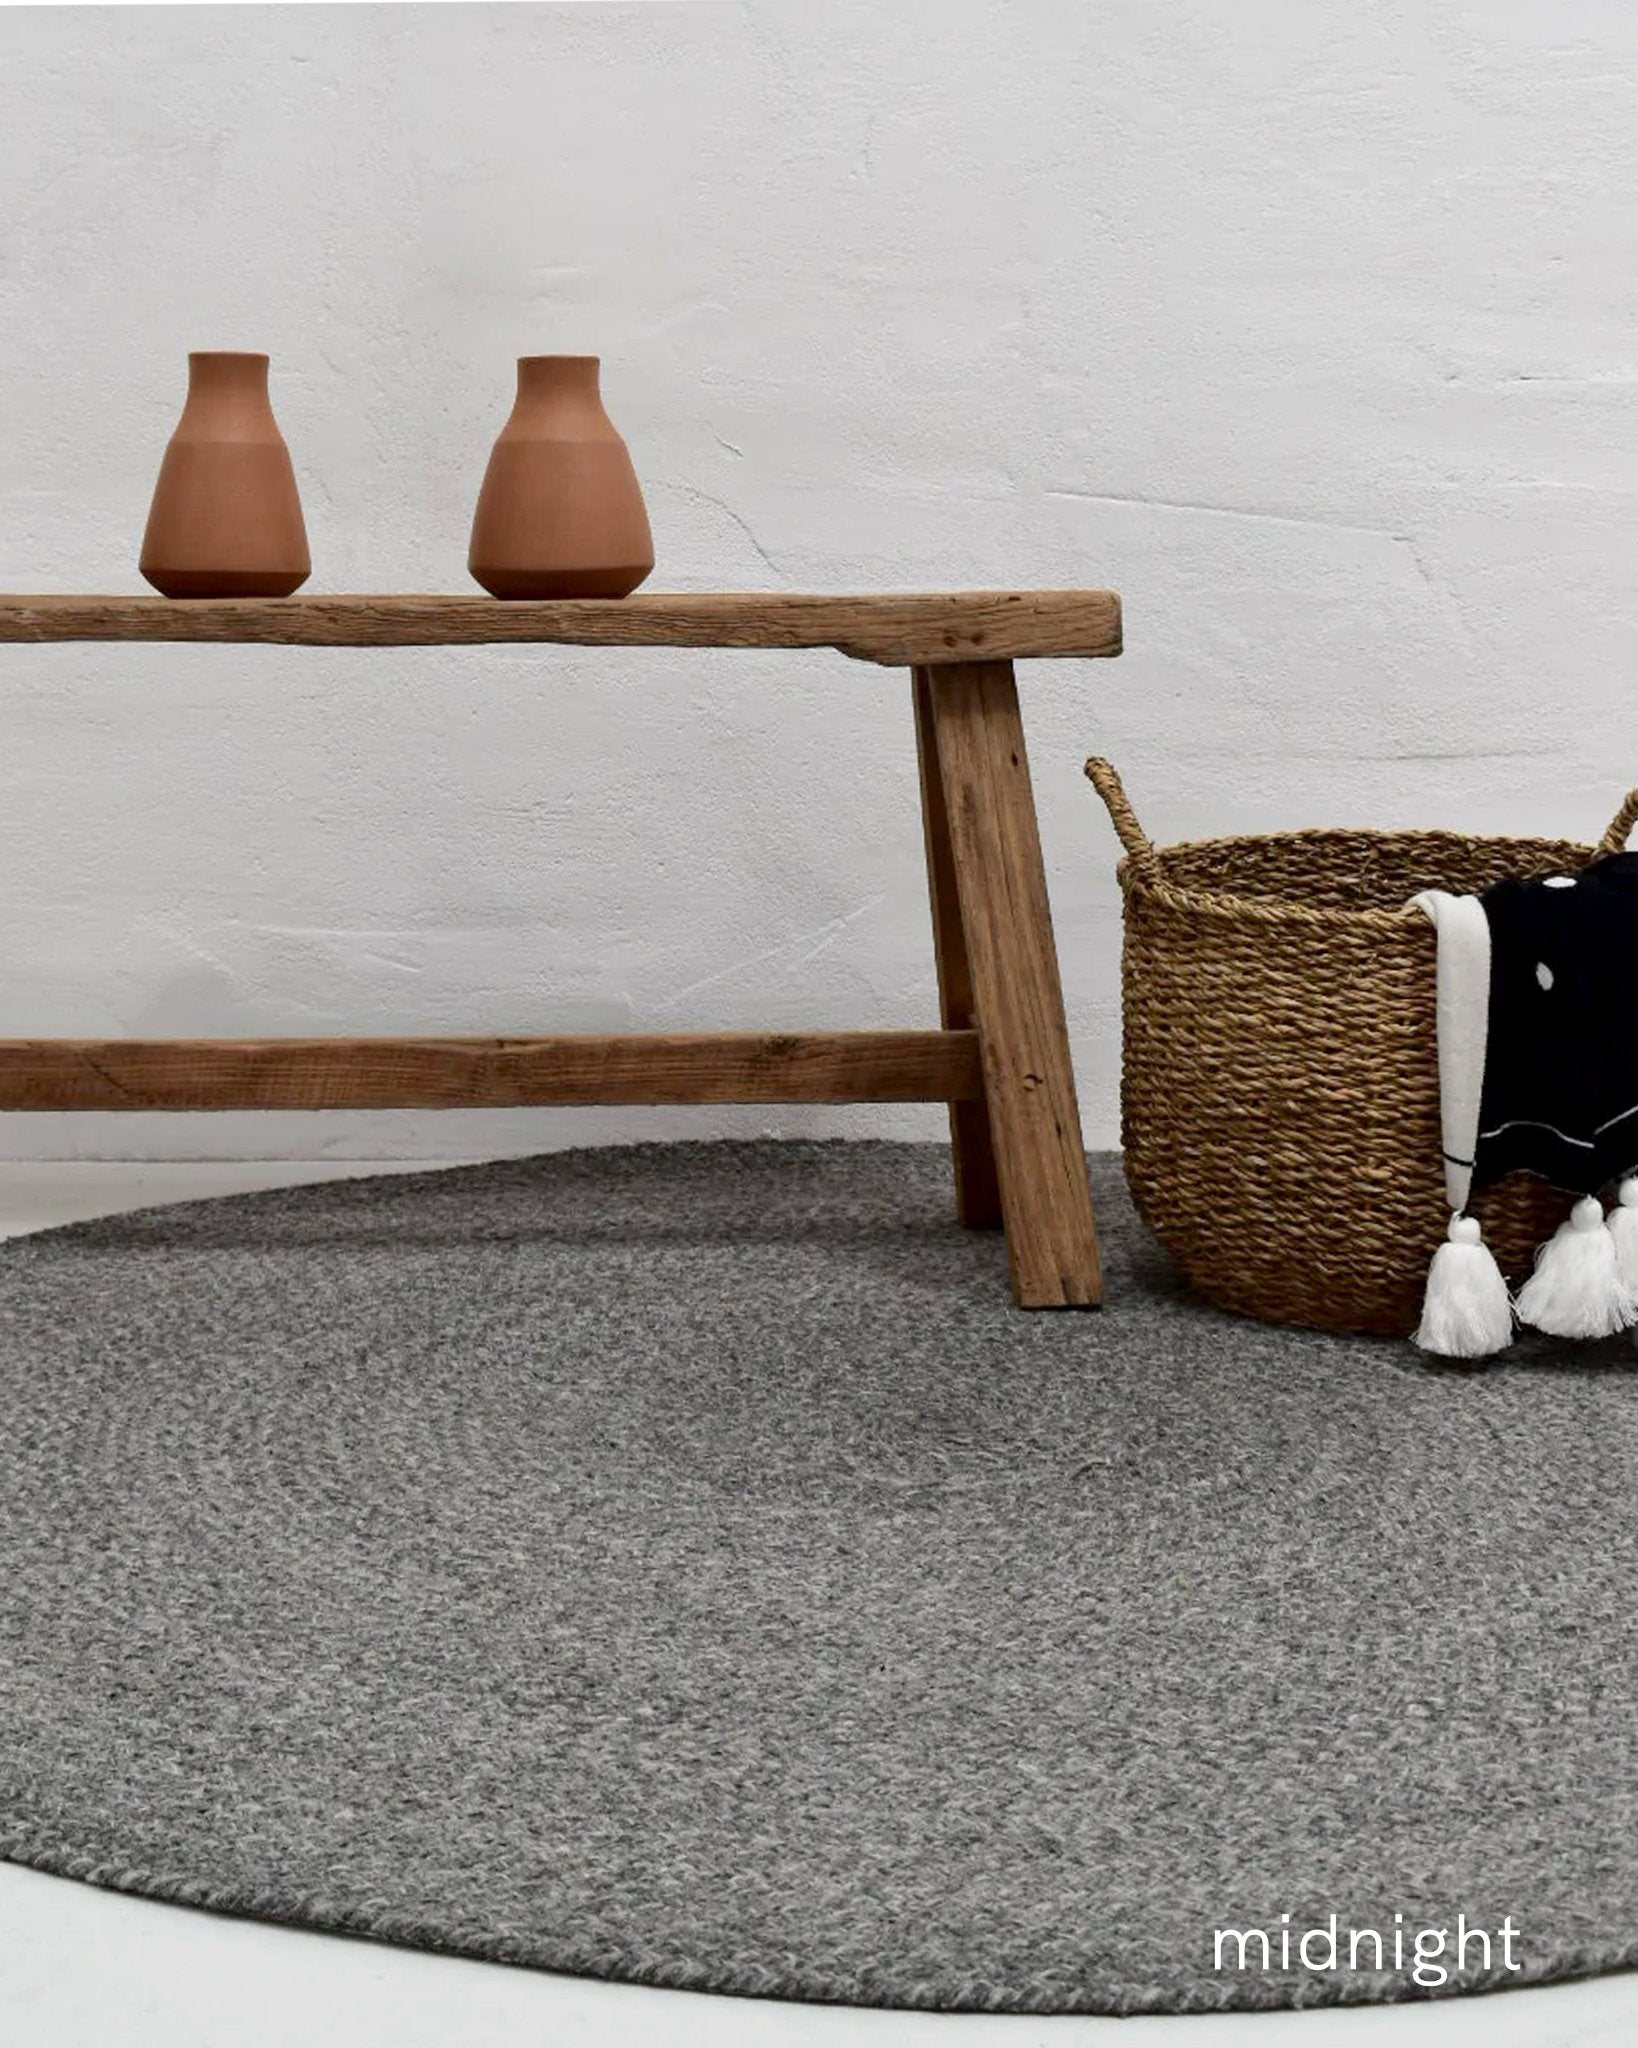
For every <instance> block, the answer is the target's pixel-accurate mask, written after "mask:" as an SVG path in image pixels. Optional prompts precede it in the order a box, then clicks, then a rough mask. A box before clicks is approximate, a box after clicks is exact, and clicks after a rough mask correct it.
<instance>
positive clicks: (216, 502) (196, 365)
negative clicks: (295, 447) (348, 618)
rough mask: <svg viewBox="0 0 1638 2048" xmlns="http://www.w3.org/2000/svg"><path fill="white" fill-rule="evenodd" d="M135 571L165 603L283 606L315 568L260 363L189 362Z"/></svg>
mask: <svg viewBox="0 0 1638 2048" xmlns="http://www.w3.org/2000/svg"><path fill="white" fill-rule="evenodd" d="M140 566H141V569H142V573H143V575H144V576H146V577H147V579H148V581H149V582H150V583H151V584H152V585H153V586H154V588H155V589H156V590H158V591H160V592H162V593H163V594H164V595H165V596H166V597H288V596H289V595H290V593H291V591H293V590H295V589H298V588H299V587H300V585H302V584H303V583H305V582H306V581H307V577H308V574H309V572H310V570H311V569H312V566H313V565H312V561H311V558H310V557H309V555H308V552H307V528H306V526H305V524H304V522H303V520H302V516H301V498H300V496H299V495H298V493H297V490H296V473H295V471H294V470H293V469H292V468H291V466H290V451H289V449H288V448H286V446H285V445H284V436H283V435H282V434H281V433H280V432H279V426H278V422H277V421H276V420H275V419H274V417H273V407H272V405H271V404H270V403H269V401H268V396H267V357H266V356H260V355H230V354H219V353H207V354H195V355H190V356H189V357H188V400H187V404H186V405H185V406H184V407H183V408H182V417H181V419H180V420H179V421H178V422H177V427H176V432H175V433H174V434H173V435H172V436H171V439H170V445H169V446H168V447H167V448H166V450H165V459H164V461H163V462H162V463H161V464H160V468H159V482H158V483H157V484H156V485H155V486H154V501H153V505H152V507H151V508H150V510H149V513H148V530H147V532H146V533H145V534H144V536H143V540H142V560H141V564H140Z"/></svg>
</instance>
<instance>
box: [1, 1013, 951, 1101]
mask: <svg viewBox="0 0 1638 2048" xmlns="http://www.w3.org/2000/svg"><path fill="white" fill-rule="evenodd" d="M980 1085H981V1084H980V1080H979V1069H978V1040H977V1036H976V1034H975V1033H973V1032H970V1031H819V1032H792V1033H786V1034H764V1035H753V1034H749V1033H743V1034H742V1033H717V1032H709V1033H699V1034H678V1035H668V1036H648V1037H645V1036H623V1037H612V1038H605V1037H594V1036H565V1037H556V1038H271V1039H212V1038H199V1039H186V1038H180V1039H164V1038H159V1039H140V1038H112V1039H75V1038H32V1039H30V1038H14V1039H4V1040H0V1109H165V1110H188V1109H515V1108H519V1107H524V1106H530V1105H535V1104H548V1103H551V1104H565V1103H626V1102H631V1103H684V1102H949V1101H955V1100H962V1099H966V1098H970V1097H973V1096H976V1095H977V1094H978V1092H979V1088H980Z"/></svg>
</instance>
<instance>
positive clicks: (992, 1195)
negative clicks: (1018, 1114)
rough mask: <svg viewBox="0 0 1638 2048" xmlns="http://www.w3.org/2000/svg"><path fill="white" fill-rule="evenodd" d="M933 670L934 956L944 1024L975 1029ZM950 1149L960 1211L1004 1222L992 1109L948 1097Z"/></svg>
mask: <svg viewBox="0 0 1638 2048" xmlns="http://www.w3.org/2000/svg"><path fill="white" fill-rule="evenodd" d="M932 676H933V671H932V670H931V669H927V668H918V669H917V670H916V671H915V673H914V675H913V677H912V679H911V685H910V690H911V702H912V705H913V707H914V710H915V719H916V760H917V764H918V766H919V769H920V777H921V822H922V837H923V840H924V842H925V845H926V850H927V893H928V897H929V899H930V902H931V905H932V912H933V961H934V965H935V967H936V969H937V972H938V1000H939V1017H940V1021H941V1022H942V1024H943V1025H944V1028H945V1030H946V1031H970V1030H971V1029H972V1028H973V977H972V967H971V964H970V962H969V961H968V958H967V941H966V939H965V937H964V936H963V934H962V930H961V904H960V901H959V898H958V895H957V890H956V874H955V859H954V856H953V854H952V853H951V851H950V820H949V814H948V813H947V811H946V810H945V806H944V782H943V777H942V775H941V773H940V769H939V760H938V734H937V731H936V729H935V727H934V723H933V696H932V690H933V685H932ZM950 1149H951V1153H952V1157H953V1163H954V1167H955V1197H956V1216H957V1218H958V1220H959V1221H960V1222H962V1223H964V1224H966V1226H967V1228H968V1229H969V1230H998V1229H1000V1227H1001V1222H1002V1215H1001V1183H1000V1180H999V1179H998V1177H997V1174H996V1167H995V1145H994V1141H993V1139H992V1138H991V1135H990V1113H989V1110H988V1108H987V1107H986V1106H985V1104H984V1102H983V1100H982V1099H980V1100H978V1101H976V1102H952V1103H951V1104H950Z"/></svg>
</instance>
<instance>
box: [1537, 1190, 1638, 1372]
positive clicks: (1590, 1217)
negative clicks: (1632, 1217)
mask: <svg viewBox="0 0 1638 2048" xmlns="http://www.w3.org/2000/svg"><path fill="white" fill-rule="evenodd" d="M1635 1317H1638V1296H1635V1295H1634V1293H1633V1291H1632V1289H1631V1288H1630V1287H1628V1286H1626V1285H1625V1284H1624V1283H1623V1281H1622V1279H1621V1276H1620V1274H1619V1273H1618V1272H1617V1271H1616V1266H1615V1238H1614V1237H1613V1236H1612V1234H1611V1233H1610V1231H1609V1230H1608V1229H1607V1228H1606V1227H1605V1223H1604V1210H1603V1207H1602V1205H1601V1204H1600V1203H1599V1201H1598V1199H1597V1197H1596V1196H1594V1195H1583V1196H1582V1198H1581V1200H1580V1201H1579V1202H1577V1203H1576V1205H1575V1207H1574V1208H1573V1209H1572V1210H1571V1211H1570V1214H1569V1219H1568V1221H1567V1222H1564V1223H1561V1224H1560V1225H1559V1226H1558V1228H1557V1230H1555V1231H1554V1232H1553V1235H1552V1237H1551V1238H1550V1239H1549V1240H1548V1242H1547V1243H1546V1244H1544V1245H1543V1246H1542V1248H1541V1250H1540V1251H1539V1252H1537V1253H1536V1270H1535V1271H1534V1272H1533V1273H1532V1274H1531V1275H1530V1278H1529V1279H1528V1280H1526V1281H1525V1283H1524V1285H1523V1287H1522V1288H1521V1289H1520V1290H1519V1320H1520V1321H1521V1322H1525V1323H1529V1324H1531V1325H1533V1327H1534V1328H1536V1329H1538V1330H1545V1331H1546V1332H1547V1334H1548V1335H1549V1336H1550V1337H1613V1336H1614V1334H1615V1332H1616V1331H1617V1330H1624V1329H1625V1328H1626V1327H1627V1325H1628V1324H1629V1323H1631V1322H1632V1321H1633V1320H1634V1318H1635Z"/></svg>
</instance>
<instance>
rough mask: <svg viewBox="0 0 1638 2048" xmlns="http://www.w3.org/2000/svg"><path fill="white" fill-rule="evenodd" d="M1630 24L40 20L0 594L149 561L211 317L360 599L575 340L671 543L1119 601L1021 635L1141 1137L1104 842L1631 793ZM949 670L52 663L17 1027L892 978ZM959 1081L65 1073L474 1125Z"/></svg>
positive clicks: (652, 17) (1101, 1015) (5, 363)
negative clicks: (252, 364)
mask: <svg viewBox="0 0 1638 2048" xmlns="http://www.w3.org/2000/svg"><path fill="white" fill-rule="evenodd" d="M1635 177H1638V18H1635V17H1634V15H1633V13H1632V10H1630V9H1629V8H1627V7H1625V6H1623V5H1617V4H1614V0H1611V4H1608V5H1582V4H1575V0H1569V4H1555V5H1545V4H1542V5H1516V4H1515V5H1508V4H1503V0H1484V4H1481V0H1474V4H1461V5H1455V4H1441V0H1432V4H1426V0H1403V4H1384V0H1309V4H1306V5H1302V6H1297V5H1292V4H1282V0H1219V4H1204V0H1194V4H1187V0H1185V4H1180V5H1170V6H1163V7H1157V6H1155V5H1153V4H1152V0H1109V4H1104V5H1099V6H1095V7H1094V6H1088V5H1086V4H1084V0H1013V4H1008V0H896V4H895V0H827V4H824V5H818V4H814V5H807V6H795V5H791V6H778V7H776V6H772V5H764V4H760V0H746V4H743V5H738V4H726V0H724V4H710V0H707V4H698V5H689V4H683V5H676V6H607V7H605V6H573V7H553V6H504V7H498V8H486V7H462V8H459V9H456V8H438V7H430V8H425V9H422V8H419V7H414V6H404V7H346V8H337V9H331V8H327V7H322V6H319V7H307V6H303V7H289V8H281V7H276V6H274V7H261V8H233V9H227V10H217V9H213V8H208V7H206V8H198V7H189V8H181V9H176V10H168V9H163V8H154V9H147V8H134V9H119V10H108V11H105V10H101V9H95V8H86V9H80V8H64V9H52V10H29V9H12V8H8V9H0V587H5V588H11V589H74V588H80V589H105V590H116V589H134V588H137V587H139V586H138V581H137V577H136V572H135V558H136V551H137V543H138V537H139V535H140V531H141V526H142V520H143V515H144V510H145V506H146V499H147V493H148V490H149V487H150V484H151V480H152V475H153V471H154V468H155V465H156V463H157V461H158V457H159V453H160V449H161V447H162V444H163V442H164V440H165V437H166V435H167V433H168V432H169V430H170V426H171V424H172V421H173V419H174V416H175V413H176V410H177V408H178V405H179V403H180V398H181V387H182V378H183V356H184V352H185V351H186V350H187V349H188V348H189V347H236V348H265V349H267V350H269V351H270V352H271V353H272V355H273V358H274V396H275V402H276V405H277V409H278V412H279V416H280V418H281V421H282V423H283V426H284V429H285V432H286V436H287V438H288V439H289V441H290V443H291V446H292V449H293V451H294V455H295V460H296V466H297V471H298V474H299V476H300V478H301V481H302V485H303V489H304V493H305V497H306V504H307V513H308V521H309V527H310V531H311V538H312V543H313V554H314V561H315V573H314V577H313V581H312V584H311V586H310V587H311V588H312V589H315V590H322V589H335V590H345V589H391V588H394V587H397V588H410V589H439V588H444V589H459V588H462V587H463V586H464V572H463V567H462V564H463V558H464V551H465V528H466V522H467V519H468V516H469V510H470V504H471V499H472V496H473V492H474V490H475V488H476V485H477V481H478V477H479V475H480V473H481V470H482V465H483V461H484V458H485V454H486V451H487V448H488V444H489V441H490V439H491V438H492V436H493V433H494V432H495V430H496V428H497V426H498V424H499V422H500V419H501V418H502V416H503V414H504V412H505V410H506V407H507V404H508V400H509V392H510V379H511V360H512V358H513V357H514V356H515V355H516V354H518V353H520V352H522V351H537V350H589V351H595V352H598V353H601V354H602V355H603V356H604V358H605V359H606V369H605V385H606V390H607V393H608V397H609V403H610V407H611V410H612V412H613V413H614V416H615V418H616V419H617V421H618V422H619V423H620V425H621V426H622V427H623V429H624V430H625V432H626V434H627V437H628V439H629V440H630V442H631V444H632V447H633V450H634V452H635V455H636V458H637V462H638V466H639V469H640V472H641V474H642V476H643V479H644V482H645V484H646V486H647V490H648V495H649V499H650V505H651V510H652V514H653V521H654V528H655V533H656V537H657V540H658V546H659V557H660V565H659V568H658V571H657V573H656V577H655V586H656V587H666V586H671V587H675V588H683V589H709V588H713V587H718V588H720V587H728V588H733V587H745V588H768V589H778V588H795V589H800V588H822V587H826V586H829V587H832V588H844V589H845V588H867V589H868V588H890V587H894V586H899V587H909V586H917V585H920V586H938V585H960V584H998V583H1009V582H1012V583H1043V584H1051V583H1110V584H1113V585H1116V586H1117V587H1119V588H1120V589H1121V590H1122V591H1123V592H1124V594H1125V598H1126V604H1127V625H1128V646H1129V649H1130V651H1129V653H1128V654H1127V656H1126V658H1125V659H1124V660H1123V661H1121V662H1119V663H1113V664H1111V663H1104V664H1095V663H1066V664H1061V665H1059V664H1040V665H1037V666H1035V667H1032V668H1030V669H1027V670H1025V671H1024V687H1025V693H1026V716H1027V719H1028V722H1029V730H1030V741H1031V745H1032V748H1033V751H1034V761H1035V772H1036V778H1037V784H1038V790H1039V796H1040V802H1041V809H1042V820H1043V828H1044V832H1045V837H1046V845H1047V854H1048V862H1049V867H1050V873H1051V882H1052V887H1053V896H1054V904H1055V908H1056V912H1057V918H1058V927H1059V936H1060V941H1061V945H1062V951H1063V956H1064V963H1065V969H1066V975H1067V981H1068V991H1069V1002H1070V1009H1071V1015H1072V1026H1073V1031H1074V1037H1075V1049H1076V1055H1077V1060H1078V1065H1079V1071H1080V1078H1081V1085H1082V1092H1083V1100H1084V1104H1085V1108H1086V1112H1087V1126H1088V1132H1089V1135H1090V1136H1091V1137H1092V1138H1094V1139H1095V1140H1099V1141H1107V1140H1108V1139H1109V1138H1110V1136H1111V1135H1112V1131H1113V1122H1114V1103H1115V1073H1116V1053H1115V1046H1114V1030H1115V1010H1114V1002H1113V994H1114V975H1115V958H1116V946H1117V922H1116V916H1115V911H1114V895H1113V886H1112V876H1111V870H1112V865H1113V847H1112V841H1111V838H1110V835H1109V834H1108V831H1107V829H1106V827H1105V826H1104V824H1103V822H1102V819H1101V814H1100V813H1099V812H1098V811H1097V809H1096V804H1095V799H1094V798H1093V797H1092V795H1091V793H1090V791H1089V790H1088V789H1087V788H1086V786H1085V785H1084V783H1083V782H1082V781H1081V780H1080V773H1079V764H1080V759H1081V757H1082V755H1083V754H1084V753H1085V752H1086V751H1087V750H1088V749H1089V748H1090V747H1092V746H1094V745H1095V746H1098V747H1100V748H1103V749H1105V750H1107V751H1108V752H1110V753H1111V754H1113V755H1114V756H1115V757H1116V759H1117V760H1118V761H1119V762H1120V763H1121V764H1122V766H1123V767H1124V768H1125V769H1126V771H1127V774H1128V780H1129V784H1130V787H1131V789H1132V791H1133V794H1134V796H1135V799H1136V801H1137V803H1138V805H1139V807H1140V810H1141V811H1142V812H1143V813H1144V814H1145V815H1146V817H1147V819H1148V821H1149V823H1150V824H1151V826H1152V828H1153V829H1155V830H1156V831H1157V832H1158V833H1160V834H1162V835H1165V836H1184V835H1194V834H1201V833H1209V832H1217V831H1222V830H1235V829H1255V828H1258V827H1261V826H1272V825H1296V824H1304V823H1313V822H1322V821H1331V822H1342V821H1372V822H1380V823H1383V824H1398V823H1409V822H1418V823H1422V822H1429V823H1431V822H1448V823H1451V824H1456V825H1462V826H1468V827H1504V826H1517V827H1519V828H1521V829H1526V830H1535V829H1540V830H1543V831H1549V832H1556V831H1568V832H1571V833H1582V832H1586V833H1592V832H1594V831H1595V830H1596V829H1597V828H1598V827H1599V826H1601V824H1602V823H1603V820H1604V816H1605V814H1606V813H1607V812H1608V811H1609V810H1610V809H1611V808H1612V807H1613V804H1614V802H1615V799H1616V797H1617V795H1618V793H1619V789H1620V788H1621V787H1622V786H1623V785H1624V784H1625V783H1626V782H1628V781H1633V780H1638V503H1635V493H1638V260H1635V259H1638V233H1635V222H1638V213H1635V205H1638V197H1635V192H1638V186H1635ZM913 790H914V782H913V761H912V752H911V746H910V738H909V726H908V718H907V704H906V686H905V683H904V681H903V679H902V678H901V677H900V676H898V675H897V674H895V673H892V672H878V671H875V670H872V669H869V668H865V667H861V666H856V665H853V664H850V663H847V662H845V661H843V660H842V659H841V658H840V657H836V656H826V655H823V654H814V655H807V656H791V657H785V658H780V659H771V658H763V657H760V656H757V655H753V654H740V655H730V654H723V655H710V654H698V655H689V654H683V653H677V654H669V655H668V654H653V655H642V654H639V655H627V654H615V653H603V654H598V653H579V652H571V651H567V650H564V651H541V652H536V651H530V650H523V649H506V650H502V649H492V650H471V651H455V650H446V651H422V652H395V653H380V654H365V653H353V652H330V653H315V652H301V651H292V650H280V649H243V650H235V649H225V648H224V649H204V648H200V649H184V648H177V649H171V648H150V649H132V648H120V647H69V648H58V649H50V650H24V649H17V648H8V649H0V873H3V877H4V886H3V890H0V962H3V972H0V1032H4V1033H6V1034H17V1033H29V1032H41V1033H51V1032H65V1033H145V1034H152V1033H170V1032H175V1033H184V1034H186V1033H227V1034H240V1033H244V1034H249V1033H264V1032H281V1031H288V1032H309V1031H352V1030H357V1031H399V1030H414V1029H419V1028H423V1027H424V1028H427V1029H432V1030H440V1031H456V1030H462V1029H474V1030H487V1029H508V1030H520V1029H536V1028H538V1029H551V1028H569V1029H602V1028H606V1027H623V1026H634V1027H642V1026H655V1027H659V1026H675V1027H695V1028H709V1027H714V1026H719V1025H727V1024H731V1023H749V1024H762V1025H772V1026H786V1025H802V1024H812V1025H821V1024H832V1025H845V1024H859V1025H867V1024H874V1025H908V1024H916V1023H922V1022H925V1021H927V1019H928V1018H929V1017H930V1015H931V1000H932V999H931V972H930V960H929V949H928V942H927V936H926V914H925V900H924V893H923V881H922V874H921V867H920V848H919V841H918V827H917V821H916V816H915V810H914V795H913ZM769 1124H776V1125H777V1127H779V1128H782V1129H786V1130H817V1129H823V1130H848V1131H869V1130H883V1131H892V1132H904V1133H913V1134H929V1135H930V1134H932V1133H933V1132H934V1131H936V1130H937V1129H938V1127H939V1118H938V1114H937V1113H936V1112H933V1111H926V1110H902V1111H890V1112H872V1111H863V1110H841V1111H825V1112H820V1111H790V1112H781V1113H778V1114H777V1116H776V1117H773V1118H770V1117H767V1116H765V1115H761V1114H757V1113H752V1112H712V1111H689V1112H669V1113H665V1112H639V1111H625V1112H582V1113H573V1114H565V1113H557V1114H554V1113H549V1112H540V1113H528V1114H517V1115H509V1116H470V1117H447V1118H439V1117H436V1116H430V1115H428V1116H418V1117H410V1116H392V1117H364V1116H353V1117H337V1118H332V1119H303V1118H296V1117H268V1118H253V1117H224V1118H215V1119H207V1118H160V1117H149V1118H138V1117H132V1118H125V1119H116V1118H107V1119H104V1118H94V1117H84V1118H71V1117H47V1116H39V1117H21V1116H19V1117H12V1118H9V1119H4V1120H0V1147H3V1148H4V1149H5V1150H6V1151H8V1152H10V1153H12V1154H14V1155H19V1154H20V1155H24V1156H41V1155H46V1154H65V1153H66V1154H72V1153H77V1152H92V1151H95V1152H101V1153H109V1154H116V1155H126V1154H134V1155H143V1156H150V1155H169V1154H198V1153H206V1152H210V1153H216V1152H230V1153H231V1152H253V1153H306V1152H310V1151H311V1152H320V1151H322V1152H328V1153H364V1154H389V1153H403V1154H412V1153H434V1152H436V1153H443V1154H454V1153H461V1154H471V1153H474V1152H478V1151H485V1150H501V1149H521V1148H528V1147H531V1146H535V1145H539V1144H546V1143H554V1142H560V1141H562V1140H564V1139H568V1138H578V1137H585V1136H591V1135H596V1136H608V1135H637V1134H644V1133H658V1132H667V1131H681V1130H716V1131H723V1130H735V1131H740V1130H747V1129H756V1128H762V1127H764V1126H766V1125H769Z"/></svg>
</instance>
